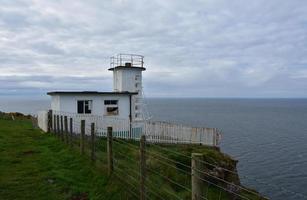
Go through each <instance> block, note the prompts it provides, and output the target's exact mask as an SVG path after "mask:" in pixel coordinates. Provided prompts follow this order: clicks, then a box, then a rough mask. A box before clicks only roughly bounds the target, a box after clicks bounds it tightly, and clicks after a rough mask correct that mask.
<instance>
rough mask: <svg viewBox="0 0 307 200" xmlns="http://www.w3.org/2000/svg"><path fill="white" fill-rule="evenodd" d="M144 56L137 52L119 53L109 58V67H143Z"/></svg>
mask: <svg viewBox="0 0 307 200" xmlns="http://www.w3.org/2000/svg"><path fill="white" fill-rule="evenodd" d="M143 60H144V56H142V55H138V54H124V53H120V54H117V55H116V56H113V57H111V58H110V67H111V68H114V67H118V66H125V67H140V68H143V67H144V61H143Z"/></svg>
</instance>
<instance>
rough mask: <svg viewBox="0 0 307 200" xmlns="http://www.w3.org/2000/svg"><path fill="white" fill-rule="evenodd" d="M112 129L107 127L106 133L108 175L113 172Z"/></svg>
mask: <svg viewBox="0 0 307 200" xmlns="http://www.w3.org/2000/svg"><path fill="white" fill-rule="evenodd" d="M112 132H113V129H112V127H108V132H107V153H108V170H109V175H111V174H112V172H113V150H112V148H113V147H112V142H113V135H112Z"/></svg>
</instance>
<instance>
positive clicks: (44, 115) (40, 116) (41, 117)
mask: <svg viewBox="0 0 307 200" xmlns="http://www.w3.org/2000/svg"><path fill="white" fill-rule="evenodd" d="M37 124H38V127H39V128H40V129H42V130H43V131H45V132H47V131H48V111H45V110H44V111H39V112H38V113H37Z"/></svg>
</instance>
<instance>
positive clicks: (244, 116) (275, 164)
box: [0, 99, 307, 200]
mask: <svg viewBox="0 0 307 200" xmlns="http://www.w3.org/2000/svg"><path fill="white" fill-rule="evenodd" d="M147 103H148V109H149V111H150V113H151V114H152V115H153V118H154V119H156V120H165V121H172V122H178V123H183V124H187V125H193V126H205V127H217V128H219V129H220V130H222V132H223V138H222V144H221V148H222V151H223V152H226V153H228V154H230V155H231V156H233V157H234V158H236V159H238V160H239V165H238V167H239V172H240V175H241V176H242V182H243V183H244V184H245V185H247V186H249V187H252V188H255V189H257V190H258V191H260V192H262V193H264V194H266V195H267V196H269V197H270V198H271V199H274V200H281V199H285V200H296V199H307V198H306V196H307V189H305V188H306V186H307V145H306V142H307V99H149V100H147ZM47 107H49V102H48V101H29V100H27V101H20V100H19V101H16V100H15V101H7V100H0V110H3V111H20V112H24V113H33V112H36V111H37V110H41V109H44V108H47ZM243 176H246V177H247V178H248V179H246V178H243ZM288 190H289V191H288ZM291 191H293V192H297V193H301V194H303V195H305V197H303V196H300V195H299V194H294V193H292V192H291Z"/></svg>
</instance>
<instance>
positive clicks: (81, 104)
mask: <svg viewBox="0 0 307 200" xmlns="http://www.w3.org/2000/svg"><path fill="white" fill-rule="evenodd" d="M92 103H93V101H92V100H80V101H78V105H77V111H78V114H91V113H92Z"/></svg>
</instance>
